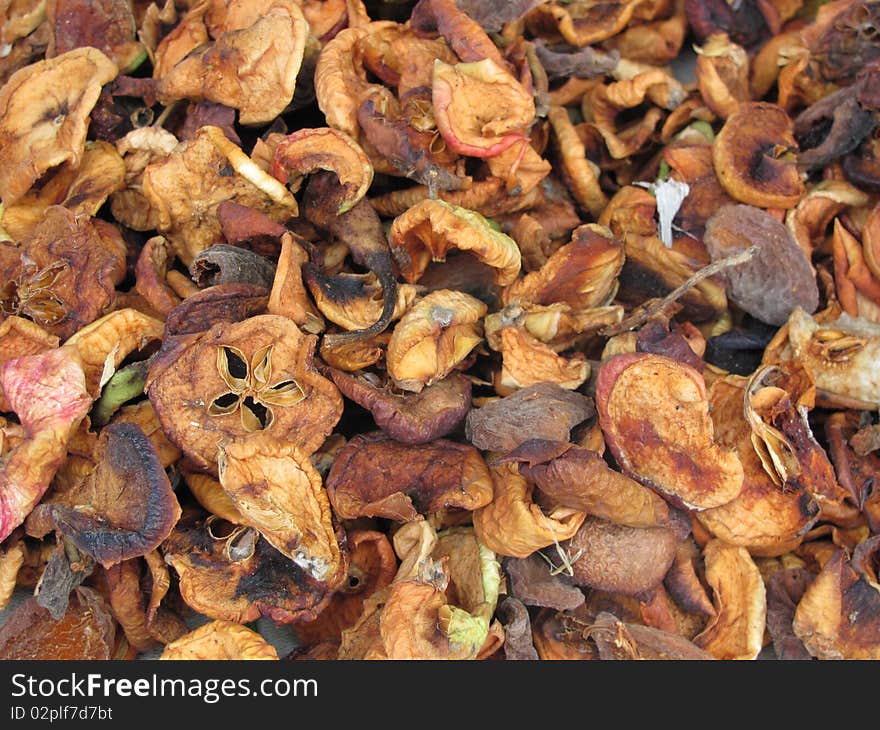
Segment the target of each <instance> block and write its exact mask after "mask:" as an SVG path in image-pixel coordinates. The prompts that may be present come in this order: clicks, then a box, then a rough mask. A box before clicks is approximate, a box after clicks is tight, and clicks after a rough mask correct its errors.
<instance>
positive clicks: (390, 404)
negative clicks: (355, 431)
mask: <svg viewBox="0 0 880 730" xmlns="http://www.w3.org/2000/svg"><path fill="white" fill-rule="evenodd" d="M330 377H331V378H332V379H333V382H334V383H336V387H338V388H339V390H340V391H342V394H343V395H344V396H345V397H346V398H350V399H351V400H353V401H354V402H355V403H357V404H358V405H361V406H363V407H364V408H366V409H367V410H368V411H370V413H372V414H373V420H374V421H375V422H376V425H377V426H378V427H379V428H381V429H382V430H383V431H384V432H385V433H387V434H388V435H389V436H391V438H393V439H395V440H397V441H400V442H401V443H405V444H424V443H428V442H430V441H433V440H435V439H438V438H442V437H443V436H446V435H447V434H448V433H449V432H451V431H453V430H455V428H456V427H458V425H459V424H460V423H461V421H462V420H463V419H464V417H465V414H467V413H468V410H469V409H470V407H471V383H470V381H469V380H468V379H467V378H466V377H464V376H463V375H460V374H459V373H452V374H450V375H448V376H447V377H445V378H443V379H442V380H439V381H437V382H436V383H434V384H433V385H429V386H428V387H426V388H423V389H422V390H421V391H420V392H418V393H406V394H397V393H394V392H393V391H392V390H391V388H390V386H389V384H385V386H384V387H381V386H379V385H378V384H376V383H374V382H373V379H372V378H371V377H368V376H366V375H365V374H357V373H353V374H349V373H346V372H343V371H341V370H336V369H333V370H331V371H330ZM475 445H477V444H475Z"/></svg>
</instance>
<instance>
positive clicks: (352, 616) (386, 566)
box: [296, 530, 397, 644]
mask: <svg viewBox="0 0 880 730" xmlns="http://www.w3.org/2000/svg"><path fill="white" fill-rule="evenodd" d="M346 547H347V549H348V552H349V559H348V574H347V576H346V579H345V580H344V581H343V583H342V585H341V586H340V588H339V590H338V591H336V593H334V594H333V598H331V599H330V602H329V603H328V604H327V608H325V609H324V610H323V611H321V613H320V614H319V615H318V617H317V618H316V619H315V620H314V621H308V622H306V621H303V622H300V623H298V624H297V625H296V635H297V638H298V639H299V640H300V641H301V642H303V643H305V644H316V643H318V642H319V641H321V640H324V639H328V638H331V637H341V634H342V631H343V630H345V629H347V628H350V627H351V626H353V625H354V624H355V622H356V621H357V620H358V617H359V616H360V615H361V611H362V610H363V606H364V601H365V600H366V599H367V598H369V597H370V596H372V595H373V594H374V593H376V592H377V591H380V590H382V589H383V588H385V587H386V586H388V585H390V584H391V581H392V580H393V579H394V577H395V574H396V573H397V558H396V557H395V555H394V549H393V548H392V547H391V543H390V542H389V541H388V538H387V537H386V536H385V534H384V533H382V532H378V531H376V530H354V531H352V532H349V533H348V534H347V535H346Z"/></svg>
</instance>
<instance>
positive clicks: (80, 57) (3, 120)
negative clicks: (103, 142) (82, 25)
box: [0, 47, 117, 205]
mask: <svg viewBox="0 0 880 730" xmlns="http://www.w3.org/2000/svg"><path fill="white" fill-rule="evenodd" d="M116 74H117V68H116V64H115V63H113V62H112V61H111V60H110V59H109V58H107V56H105V55H104V54H103V53H101V51H99V50H98V49H97V48H90V47H86V48H76V49H74V50H72V51H68V52H67V53H64V54H62V55H60V56H56V57H55V58H52V59H49V60H45V61H38V62H37V63H34V64H31V65H30V66H26V67H25V68H23V69H21V70H19V71H16V72H15V73H14V74H13V75H12V76H11V77H10V78H9V80H8V81H7V82H6V84H4V86H3V88H2V90H0V200H2V201H3V203H4V204H5V205H9V204H11V203H14V202H15V201H17V200H18V199H19V198H21V197H22V196H23V195H24V194H25V193H26V192H27V191H28V190H30V188H31V186H32V185H33V184H34V183H35V182H36V181H37V180H39V179H40V177H41V176H42V175H43V174H44V173H45V172H46V171H47V170H50V169H51V168H53V167H56V166H58V165H60V164H62V163H65V162H68V163H70V164H71V165H73V166H74V167H76V166H77V165H78V164H79V162H80V160H81V159H82V155H83V151H84V149H85V141H86V131H87V128H88V121H89V114H90V113H91V111H92V108H93V107H94V105H95V102H97V101H98V95H99V94H100V92H101V86H102V85H103V84H106V83H107V82H108V81H112V80H113V79H114V78H115V77H116ZM62 89H63V93H58V92H59V90H62Z"/></svg>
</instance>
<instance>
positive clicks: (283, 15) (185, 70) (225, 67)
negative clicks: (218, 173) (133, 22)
mask: <svg viewBox="0 0 880 730" xmlns="http://www.w3.org/2000/svg"><path fill="white" fill-rule="evenodd" d="M204 12H205V6H198V5H197V6H195V7H194V8H193V9H192V10H191V11H190V13H191V14H195V16H196V17H198V16H200V15H201V14H204ZM212 20H214V19H213V18H211V17H209V18H208V21H209V25H210V24H211V21H212ZM219 20H220V23H219V25H218V26H215V27H209V30H210V31H211V35H212V36H213V42H211V43H207V44H203V45H202V44H200V43H199V42H195V43H193V44H192V46H191V47H190V48H187V49H186V52H185V53H184V54H183V55H182V56H181V57H179V58H178V59H177V60H176V61H174V62H173V63H172V62H171V56H170V53H169V51H167V50H166V51H165V53H164V54H163V56H164V57H163V59H162V65H157V67H156V69H155V70H154V76H155V77H156V78H157V79H158V85H157V92H158V95H159V100H160V101H162V102H163V103H168V102H170V101H173V100H175V99H196V100H201V99H208V100H209V101H213V102H216V103H218V104H225V105H226V106H229V107H232V108H234V109H238V110H239V122H240V123H241V124H262V123H265V122H271V121H272V120H273V119H274V118H275V117H276V116H278V115H279V114H280V113H281V112H283V111H284V109H285V107H287V105H288V104H289V103H290V102H291V100H292V99H293V93H294V90H295V89H296V79H297V75H298V74H299V70H300V66H301V65H302V62H303V54H304V52H305V47H306V40H307V38H308V35H309V26H308V23H307V22H306V19H305V17H303V14H302V10H300V7H299V5H297V4H296V3H295V2H292V0H268V1H266V2H260V3H246V2H243V1H242V0H234V1H233V2H231V3H230V4H229V7H228V8H225V12H224V13H223V14H222V16H221V17H220V18H219ZM183 22H184V23H186V22H187V20H186V19H184V21H183ZM166 39H167V37H166ZM204 40H208V38H204ZM202 43H203V42H202ZM163 44H166V40H163ZM162 50H163V49H162V48H161V46H160V48H159V49H157V53H158V52H161V51H162Z"/></svg>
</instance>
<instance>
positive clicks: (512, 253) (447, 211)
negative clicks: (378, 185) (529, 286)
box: [388, 200, 521, 286]
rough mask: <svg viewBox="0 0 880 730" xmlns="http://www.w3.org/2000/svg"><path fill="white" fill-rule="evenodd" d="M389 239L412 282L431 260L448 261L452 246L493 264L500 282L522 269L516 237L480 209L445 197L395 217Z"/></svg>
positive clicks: (402, 268)
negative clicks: (488, 218)
mask: <svg viewBox="0 0 880 730" xmlns="http://www.w3.org/2000/svg"><path fill="white" fill-rule="evenodd" d="M388 242H389V244H390V245H391V250H392V252H393V253H394V256H395V258H396V259H397V261H398V264H399V265H400V269H401V274H402V275H403V278H404V279H406V281H408V282H409V283H411V284H414V283H415V282H417V281H418V280H419V279H420V278H421V276H422V274H424V273H425V269H427V268H428V264H430V263H431V261H445V260H446V256H447V254H448V253H449V251H450V250H451V249H459V250H461V251H468V252H469V253H471V254H473V255H474V256H476V257H477V258H478V259H479V260H480V261H481V262H483V263H484V264H487V265H488V266H491V267H492V268H493V269H494V270H495V280H496V283H497V284H498V285H499V286H506V285H507V284H510V283H511V282H513V281H514V280H515V279H516V277H517V275H518V274H519V271H520V266H521V257H520V252H519V248H518V247H517V245H516V242H515V241H514V240H513V239H512V238H510V237H509V236H507V235H505V234H504V233H501V232H500V231H497V230H495V229H494V228H493V227H492V226H491V225H490V224H489V221H487V220H486V219H485V218H484V217H483V216H482V215H480V214H479V213H476V212H474V211H472V210H468V209H466V208H462V207H460V206H457V205H452V204H450V203H446V202H444V201H442V200H424V201H422V202H421V203H418V204H417V205H414V206H412V207H411V208H409V210H407V211H406V213H404V214H403V215H399V216H398V217H397V218H395V219H394V222H393V223H392V224H391V230H390V232H389V234H388Z"/></svg>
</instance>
